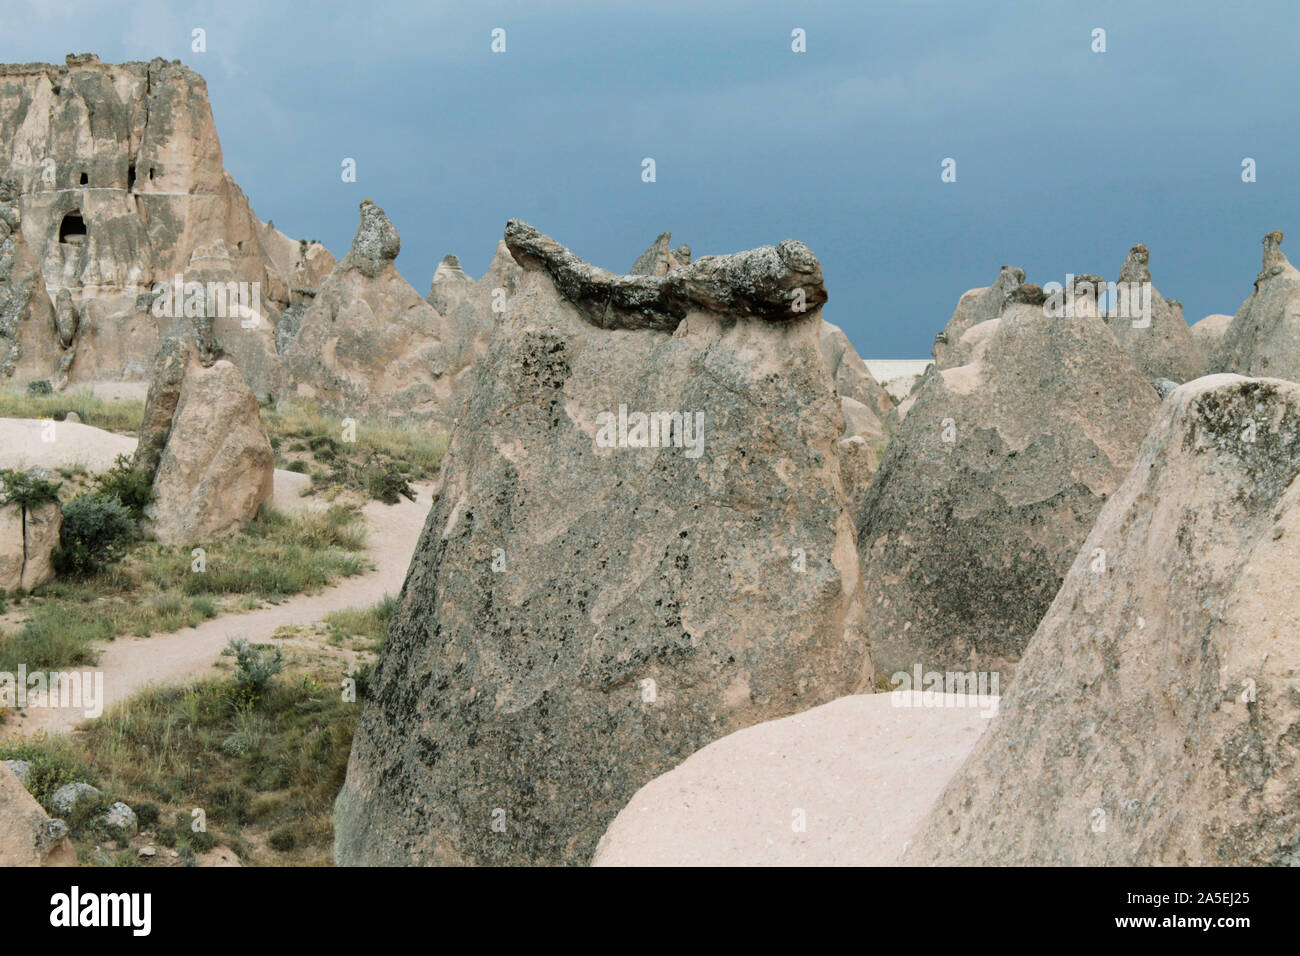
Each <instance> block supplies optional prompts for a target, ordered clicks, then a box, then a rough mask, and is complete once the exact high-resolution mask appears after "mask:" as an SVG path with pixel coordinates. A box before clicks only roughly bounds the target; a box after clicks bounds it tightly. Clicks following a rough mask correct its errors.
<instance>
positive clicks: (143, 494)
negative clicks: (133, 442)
mask: <svg viewBox="0 0 1300 956" xmlns="http://www.w3.org/2000/svg"><path fill="white" fill-rule="evenodd" d="M95 487H96V489H97V490H99V491H100V492H102V493H104V494H106V495H111V496H112V497H114V498H116V499H117V500H118V501H120V502H122V504H124V505H126V507H127V510H128V511H130V512H131V516H132V517H133V518H134V519H135V520H136V521H139V520H140V519H141V518H142V517H144V509H145V507H146V506H147V505H148V504H149V502H151V501H153V481H152V480H151V479H150V478H149V476H148V475H146V474H143V473H142V472H138V471H136V470H135V469H134V468H132V467H131V459H130V457H129V456H127V455H118V456H117V459H116V461H114V462H113V467H112V468H110V469H108V471H106V472H104V473H102V474H100V475H97V476H96V477H95Z"/></svg>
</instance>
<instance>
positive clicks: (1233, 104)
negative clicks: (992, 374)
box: [0, 0, 1300, 358]
mask: <svg viewBox="0 0 1300 956" xmlns="http://www.w3.org/2000/svg"><path fill="white" fill-rule="evenodd" d="M1140 6H1141V9H1137V7H1138V5H1137V4H1134V3H1132V2H1090V3H1084V2H1062V0H1050V2H1023V3H970V2H959V0H954V2H945V0H915V2H907V3H902V2H898V3H876V2H872V3H868V2H863V0H857V2H844V3H840V2H819V3H763V2H752V0H751V2H730V0H727V2H719V3H708V2H706V0H697V2H691V3H686V2H678V0H650V2H641V3H623V4H620V3H614V2H608V0H606V2H594V0H593V2H577V0H556V2H548V3H536V2H530V3H504V2H478V0H475V2H463V3H458V4H449V3H414V2H411V3H399V2H388V0H367V2H362V3H340V2H333V0H317V2H313V3H310V4H307V3H282V2H276V0H215V2H196V3H194V2H191V3H187V2H173V3H167V4H157V5H155V4H148V3H140V2H133V3H130V4H127V3H113V2H102V0H101V2H90V0H64V2H57V3H55V2H36V0H18V2H14V0H8V2H7V3H6V4H5V6H4V8H3V10H0V38H2V39H0V60H3V61H6V62H14V61H20V62H21V61H31V60H45V61H51V62H62V58H63V55H64V54H65V53H68V52H94V53H97V54H99V55H100V57H101V58H102V59H104V60H109V61H117V60H125V59H149V58H151V57H152V56H155V55H160V56H164V57H167V58H169V59H173V58H179V59H181V60H182V61H184V62H185V63H186V64H188V65H190V66H191V67H193V68H195V69H197V70H198V71H199V72H200V73H202V74H203V75H204V76H205V77H206V79H207V82H208V89H209V92H210V95H211V99H212V107H213V111H214V113H215V114H216V120H217V128H218V131H219V133H220V135H221V142H222V146H223V149H224V152H225V163H226V167H227V168H228V169H229V170H230V171H231V173H232V174H233V175H234V177H235V179H236V180H237V181H238V182H239V184H240V185H241V186H242V187H243V189H244V190H245V192H247V193H248V195H249V198H250V199H251V200H252V203H253V207H254V208H255V209H256V210H257V213H258V215H260V216H261V217H262V218H263V219H273V220H274V221H275V224H276V225H277V226H278V227H279V228H280V229H281V230H283V231H284V232H286V233H288V234H289V235H291V236H294V237H295V238H318V239H320V240H322V241H323V242H325V243H326V245H328V246H329V247H330V249H331V250H332V251H334V252H335V254H336V255H341V254H342V253H343V252H344V251H346V248H347V246H348V243H349V242H350V240H351V237H352V234H353V232H354V231H355V229H356V224H357V204H358V203H359V202H360V201H361V200H362V199H365V198H370V199H373V200H375V201H376V202H378V203H379V204H380V205H381V206H383V207H384V209H385V210H386V211H387V212H388V214H389V216H390V217H391V218H392V220H393V221H394V223H395V224H396V225H397V228H398V230H399V231H400V233H401V235H402V255H401V258H400V259H399V260H398V267H399V268H400V269H401V271H402V273H403V274H404V275H405V276H406V277H407V279H408V280H410V282H411V283H412V284H413V285H414V286H415V287H416V288H417V289H419V290H420V291H421V293H423V292H425V291H427V289H428V285H429V280H430V278H431V276H432V274H433V270H434V267H435V266H436V265H437V262H438V260H439V259H440V258H441V257H442V255H443V254H444V253H447V252H455V253H456V254H458V255H459V256H460V257H461V261H462V262H463V263H464V265H465V268H466V270H467V271H469V272H470V273H471V274H474V275H478V274H480V273H482V272H483V270H484V269H485V268H486V267H487V264H488V261H489V260H490V258H491V255H492V251H493V249H494V247H495V244H496V241H497V239H499V238H500V236H501V233H502V229H503V227H504V225H505V222H506V220H507V219H508V218H510V217H512V216H518V217H521V218H523V219H526V220H528V221H529V222H531V223H532V224H533V225H535V226H537V227H538V228H539V229H541V230H542V231H544V232H547V233H549V234H550V235H552V236H554V237H555V238H556V239H558V240H560V241H561V242H563V243H565V244H566V245H568V246H569V247H571V248H572V249H573V250H574V251H575V252H577V253H578V254H579V255H581V256H583V257H584V258H586V259H589V260H591V261H592V262H595V263H596V264H598V265H602V266H604V267H606V268H610V269H615V270H617V271H624V270H626V269H627V268H628V267H629V266H630V265H631V263H632V261H633V259H634V258H635V257H636V256H637V254H638V253H640V252H641V251H642V249H644V248H645V246H647V245H648V244H649V242H650V240H651V239H653V238H654V236H655V235H656V234H657V233H659V232H661V231H662V230H664V229H671V230H672V232H673V239H674V242H678V241H686V242H689V243H690V244H691V245H692V247H693V248H694V250H695V252H696V254H703V253H709V252H714V253H720V252H732V251H736V250H740V249H745V248H750V247H752V246H757V245H762V244H765V243H773V242H778V241H780V240H781V239H784V238H787V237H795V238H799V239H802V240H803V241H805V242H807V243H808V245H809V246H811V247H812V249H813V251H814V252H816V253H817V255H818V256H819V257H820V258H821V261H822V264H823V267H824V270H825V274H826V282H827V286H828V288H829V290H830V302H829V304H828V305H827V307H826V309H825V315H826V317H827V318H829V319H830V320H831V321H833V322H836V323H838V324H840V325H842V326H843V327H844V328H845V329H846V331H847V332H848V333H849V336H850V338H852V340H853V341H854V343H855V344H856V345H857V347H858V350H859V351H860V352H861V353H862V354H863V355H864V356H865V357H868V358H918V357H924V356H927V355H928V354H929V350H930V343H931V342H932V340H933V338H934V334H935V332H937V331H938V330H939V329H940V328H942V327H943V324H944V323H945V322H946V321H947V319H948V316H949V315H950V314H951V312H952V308H953V306H954V305H955V304H956V301H957V298H958V296H959V295H960V294H961V293H962V292H963V291H965V290H966V289H968V288H972V287H974V286H979V285H987V284H988V283H990V282H991V281H992V280H993V278H994V277H995V276H996V275H997V271H998V267H999V266H1000V265H1001V264H1002V263H1004V262H1007V263H1012V264H1015V265H1019V266H1021V267H1023V268H1024V269H1025V270H1026V271H1027V272H1028V274H1029V279H1030V280H1031V281H1035V282H1039V283H1043V282H1047V281H1050V280H1053V279H1055V280H1057V281H1062V280H1063V279H1064V276H1065V273H1066V272H1069V271H1073V272H1076V273H1077V272H1097V273H1100V274H1102V275H1104V276H1106V277H1107V278H1110V279H1114V278H1116V277H1117V274H1118V271H1119V266H1120V264H1121V263H1122V262H1123V260H1124V256H1125V253H1126V252H1127V250H1128V248H1129V246H1130V245H1132V244H1133V243H1135V242H1145V243H1147V245H1148V246H1149V247H1150V248H1151V266H1152V274H1153V278H1154V280H1155V283H1156V286H1157V287H1158V288H1159V289H1160V291H1161V292H1162V293H1163V294H1164V295H1165V296H1166V297H1170V298H1178V299H1181V300H1182V301H1183V303H1184V306H1185V309H1186V313H1187V315H1188V317H1189V319H1191V320H1193V321H1195V320H1196V319H1198V318H1200V317H1202V316H1204V315H1206V314H1208V313H1211V312H1228V313H1232V312H1234V311H1236V309H1237V307H1238V305H1239V304H1240V303H1241V300H1242V299H1244V298H1245V297H1246V296H1247V295H1248V294H1249V293H1250V291H1251V283H1252V282H1253V280H1254V277H1255V273H1256V272H1257V271H1258V269H1259V253H1260V247H1259V239H1260V237H1261V236H1263V235H1264V233H1265V232H1268V231H1269V230H1271V229H1282V230H1284V231H1286V232H1288V233H1294V235H1293V237H1292V239H1291V240H1289V242H1288V244H1287V245H1285V246H1284V249H1289V250H1290V252H1291V253H1292V255H1293V258H1297V259H1300V256H1298V255H1296V253H1297V250H1300V217H1298V216H1297V211H1298V210H1297V196H1298V195H1300V189H1298V186H1300V148H1298V145H1300V144H1298V143H1297V131H1298V130H1300V122H1298V121H1300V83H1298V82H1297V78H1298V77H1297V74H1298V73H1300V65H1298V60H1300V58H1298V57H1297V55H1296V42H1297V39H1300V3H1297V2H1296V0H1243V2H1233V3H1223V2H1203V0H1183V2H1165V3H1143V4H1141V5H1140ZM194 27H202V28H204V29H205V30H206V31H207V45H208V50H207V52H206V53H193V52H191V50H190V35H191V30H192V29H193V28H194ZM494 27H502V28H504V29H505V30H506V41H507V52H506V53H505V54H493V53H492V52H491V51H490V42H491V31H492V29H493V28H494ZM795 27H801V28H803V29H804V30H805V31H806V33H807V52H806V53H803V54H796V53H793V52H791V49H790V43H791V40H790V32H791V30H792V29H793V28H795ZM1097 27H1100V28H1103V29H1105V30H1106V45H1107V51H1106V52H1105V53H1093V52H1092V50H1091V44H1092V31H1093V29H1094V28H1097ZM646 156H650V157H653V158H654V159H655V161H656V164H657V176H658V180H657V182H655V183H653V184H647V183H643V182H642V181H641V160H642V158H643V157H646ZM344 157H354V158H355V159H356V160H357V164H358V182H357V183H355V184H345V183H343V182H341V180H340V176H339V172H340V165H339V164H340V162H341V160H342V159H343V158H344ZM945 157H953V158H955V159H956V160H957V182H955V183H951V184H945V183H942V182H941V181H940V162H941V161H942V160H943V159H944V158H945ZM1245 157H1251V158H1253V159H1254V160H1255V161H1256V163H1257V168H1258V181H1257V182H1254V183H1250V184H1247V183H1243V182H1242V180H1241V162H1242V159H1243V158H1245Z"/></svg>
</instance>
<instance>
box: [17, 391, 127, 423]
mask: <svg viewBox="0 0 1300 956" xmlns="http://www.w3.org/2000/svg"><path fill="white" fill-rule="evenodd" d="M68 412H76V413H77V414H78V415H80V416H81V422H82V424H84V425H94V426H95V427H96V428H103V429H105V430H107V431H111V432H128V433H131V434H134V433H135V432H137V431H139V430H140V422H141V421H142V420H143V419H144V402H141V401H135V400H122V401H112V402H110V401H106V400H105V399H102V398H97V397H95V396H94V395H92V394H91V393H90V392H86V391H76V390H73V391H67V392H63V393H62V394H56V395H26V394H21V393H18V392H11V391H5V390H0V418H53V419H56V420H57V421H62V420H63V419H64V418H65V417H66V416H67V413H68Z"/></svg>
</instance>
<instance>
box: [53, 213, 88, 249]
mask: <svg viewBox="0 0 1300 956" xmlns="http://www.w3.org/2000/svg"><path fill="white" fill-rule="evenodd" d="M85 241H86V220H84V219H82V218H81V210H80V209H74V210H72V212H70V213H68V214H67V215H66V216H64V217H63V221H62V222H61V223H59V242H62V243H67V244H69V245H80V244H81V243H83V242H85Z"/></svg>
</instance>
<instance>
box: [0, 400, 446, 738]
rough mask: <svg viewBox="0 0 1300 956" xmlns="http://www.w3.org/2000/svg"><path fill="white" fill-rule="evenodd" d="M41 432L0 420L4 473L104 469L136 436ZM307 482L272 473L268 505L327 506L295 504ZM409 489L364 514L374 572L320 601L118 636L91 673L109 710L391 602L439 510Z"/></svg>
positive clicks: (48, 724)
mask: <svg viewBox="0 0 1300 956" xmlns="http://www.w3.org/2000/svg"><path fill="white" fill-rule="evenodd" d="M44 425H45V423H43V422H40V421H33V420H30V419H20V418H0V468H10V467H15V466H17V465H20V464H21V465H24V466H27V467H32V466H39V467H43V468H55V467H58V466H60V465H69V464H74V463H76V464H82V465H85V466H86V467H87V468H89V469H90V470H91V471H92V472H93V471H102V470H103V469H105V468H108V467H109V466H111V465H112V464H113V460H114V458H116V456H117V455H119V454H131V453H132V452H133V451H134V450H135V444H136V441H135V439H134V438H127V437H124V436H122V435H115V434H113V433H112V432H106V431H103V430H102V429H99V428H93V427H91V426H89V425H78V424H68V423H66V422H56V423H55V430H54V441H50V442H47V441H44V440H43V439H42V428H43V427H44ZM47 434H48V433H47ZM308 481H309V479H308V477H307V476H306V475H300V474H297V473H295V472H291V471H276V473H275V486H274V487H275V490H274V496H273V499H272V504H273V505H274V506H275V507H277V508H280V509H282V510H286V511H287V510H293V509H302V508H322V507H325V505H324V504H322V503H321V502H318V501H315V500H313V499H309V498H301V497H299V495H298V490H299V489H300V488H302V487H303V486H304V485H305V484H307V483H308ZM412 487H413V488H414V489H415V491H416V500H415V501H414V502H411V501H407V500H406V499H405V498H403V499H401V501H400V503H399V504H396V505H385V504H383V503H381V502H378V501H372V502H370V503H369V504H367V505H366V506H365V507H364V508H362V513H363V514H364V515H365V517H366V525H367V528H368V529H369V535H368V537H367V553H368V554H369V557H370V559H371V561H372V562H373V563H374V565H375V570H373V571H370V572H367V573H366V574H360V575H357V576H356V577H352V578H345V579H343V580H342V581H340V582H338V583H337V584H335V585H333V586H332V587H330V588H327V589H326V590H324V591H322V592H321V593H319V594H315V595H299V596H297V597H293V598H289V599H288V600H286V601H284V602H283V603H282V604H279V605H276V606H274V607H267V608H262V609H260V610H257V611H251V612H249V613H247V614H225V615H222V616H221V617H218V618H215V619H214V620H211V621H206V622H204V623H203V624H201V625H199V626H198V627H193V628H185V629H184V630H181V631H176V632H174V633H172V634H156V635H153V636H152V637H143V638H142V637H121V638H118V639H117V640H116V641H113V642H112V643H109V644H107V645H105V646H104V649H103V653H102V654H101V655H100V659H99V663H98V664H97V665H96V666H95V667H94V669H93V670H94V671H95V672H98V673H101V674H103V678H104V707H105V708H107V707H109V706H112V704H114V703H116V702H118V701H121V700H125V699H126V698H128V697H130V696H131V695H132V694H135V693H137V692H139V691H140V690H141V689H142V688H144V687H146V686H148V685H149V684H155V683H166V682H170V681H180V680H187V679H189V678H192V677H197V676H201V675H203V674H205V673H207V672H208V671H210V670H211V669H212V667H213V665H214V664H215V662H216V661H217V659H218V657H219V656H220V654H221V651H222V649H223V648H224V647H225V646H226V642H227V641H229V640H230V639H231V638H232V637H244V638H247V639H248V640H249V641H252V642H267V641H270V640H271V638H272V635H273V634H275V632H276V630H277V629H278V628H280V627H284V626H292V625H304V624H313V623H315V622H316V621H319V620H320V619H321V618H323V617H324V616H325V615H327V614H329V613H330V612H332V611H339V610H343V609H345V608H364V607H369V606H370V605H372V604H375V603H376V602H378V601H379V600H380V599H382V598H383V597H384V595H386V594H396V593H397V592H398V591H400V590H401V588H402V582H403V581H404V580H405V579H406V570H407V567H408V566H409V565H410V563H411V555H412V554H414V552H415V545H416V542H417V541H418V540H419V537H420V531H421V530H422V529H423V527H424V519H425V517H426V516H427V515H428V513H429V508H430V506H431V505H432V503H433V491H434V486H433V485H413V486H412ZM84 717H85V713H84V708H49V707H29V708H28V710H27V716H26V717H19V718H13V719H11V720H9V721H8V722H7V723H6V724H5V725H4V727H3V728H2V729H0V735H3V736H30V735H32V734H35V733H39V732H41V731H48V732H51V733H61V732H66V731H68V730H71V729H72V728H73V727H75V726H76V725H77V724H78V723H79V722H80V721H81V720H82V719H84Z"/></svg>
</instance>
